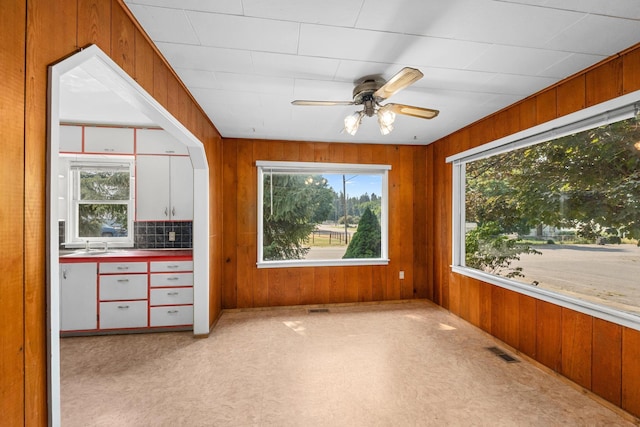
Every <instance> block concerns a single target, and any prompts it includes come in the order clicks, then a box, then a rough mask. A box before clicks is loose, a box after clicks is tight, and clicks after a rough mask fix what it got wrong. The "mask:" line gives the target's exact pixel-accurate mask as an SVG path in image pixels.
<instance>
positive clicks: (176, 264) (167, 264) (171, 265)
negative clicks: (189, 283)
mask: <svg viewBox="0 0 640 427" xmlns="http://www.w3.org/2000/svg"><path fill="white" fill-rule="evenodd" d="M150 271H151V272H152V273H162V272H167V271H193V261H152V262H151V267H150Z"/></svg>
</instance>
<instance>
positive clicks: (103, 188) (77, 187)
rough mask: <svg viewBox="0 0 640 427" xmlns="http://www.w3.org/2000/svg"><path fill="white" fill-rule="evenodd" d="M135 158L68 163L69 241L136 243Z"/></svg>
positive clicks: (116, 244)
mask: <svg viewBox="0 0 640 427" xmlns="http://www.w3.org/2000/svg"><path fill="white" fill-rule="evenodd" d="M132 165H133V160H131V159H106V160H100V161H98V160H95V161H92V160H89V159H85V160H76V161H70V162H69V171H68V173H69V177H70V179H69V196H70V197H69V201H70V207H69V219H68V224H69V226H68V227H67V242H68V243H71V244H72V245H73V244H74V243H75V244H78V243H80V244H84V245H87V244H89V245H90V244H91V242H94V241H99V242H108V243H109V244H111V245H112V246H127V245H132V244H133V233H132V228H133V227H132V224H133V212H134V201H133V188H134V186H133V179H132V170H133V167H132Z"/></svg>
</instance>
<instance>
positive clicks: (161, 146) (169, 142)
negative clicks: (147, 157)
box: [136, 129, 189, 156]
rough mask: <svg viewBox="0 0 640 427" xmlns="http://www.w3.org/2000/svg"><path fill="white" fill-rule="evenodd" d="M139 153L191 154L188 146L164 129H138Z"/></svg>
mask: <svg viewBox="0 0 640 427" xmlns="http://www.w3.org/2000/svg"><path fill="white" fill-rule="evenodd" d="M136 153H137V154H166V155H174V156H175V155H189V150H188V149H187V146H186V145H184V144H183V143H181V142H180V141H178V140H177V139H175V138H174V137H172V136H171V135H170V134H169V133H168V132H167V131H165V130H163V129H137V130H136Z"/></svg>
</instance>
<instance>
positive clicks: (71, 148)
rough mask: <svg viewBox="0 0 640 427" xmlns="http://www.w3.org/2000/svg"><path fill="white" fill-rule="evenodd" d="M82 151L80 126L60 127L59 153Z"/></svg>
mask: <svg viewBox="0 0 640 427" xmlns="http://www.w3.org/2000/svg"><path fill="white" fill-rule="evenodd" d="M81 151H82V126H60V152H61V153H80V152H81Z"/></svg>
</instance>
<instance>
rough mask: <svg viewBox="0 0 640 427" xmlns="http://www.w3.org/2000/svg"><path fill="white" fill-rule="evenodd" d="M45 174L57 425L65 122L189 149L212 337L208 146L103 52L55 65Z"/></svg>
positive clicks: (200, 308) (196, 314) (197, 310)
mask: <svg viewBox="0 0 640 427" xmlns="http://www.w3.org/2000/svg"><path fill="white" fill-rule="evenodd" d="M48 100H49V102H48V161H47V167H48V170H47V171H48V173H47V179H48V182H47V191H48V195H47V261H48V264H47V286H48V301H47V306H48V312H47V315H48V316H47V321H48V331H49V336H48V348H49V352H48V355H49V360H48V366H49V369H48V372H49V377H48V383H49V399H50V402H49V404H50V411H51V412H50V415H51V418H50V419H51V420H59V418H60V417H59V415H60V280H59V274H60V268H59V264H58V260H59V256H60V227H59V213H58V209H59V202H58V198H59V194H58V177H59V174H60V171H59V162H58V157H59V151H60V125H61V123H79V124H91V125H99V126H123V127H124V126H132V127H133V126H143V127H155V128H160V129H163V130H164V131H165V132H166V133H168V134H170V135H171V136H172V137H173V138H174V139H176V140H178V141H179V142H180V143H181V144H183V145H184V147H185V148H186V151H187V152H188V155H189V158H190V160H191V164H192V166H193V193H194V198H193V199H194V200H193V223H192V227H193V233H192V235H193V242H192V243H193V268H194V270H193V275H194V283H193V285H194V286H193V294H194V295H193V333H194V335H196V336H206V335H207V334H208V333H209V305H208V304H209V262H208V260H209V243H208V236H209V212H208V209H209V169H208V165H207V160H206V156H205V151H204V147H203V145H202V143H201V142H200V141H199V140H198V139H197V138H196V137H195V136H194V135H193V134H192V133H191V132H190V131H189V130H188V129H187V128H186V127H184V126H183V125H182V124H181V123H180V122H179V121H178V120H177V119H176V118H175V117H173V116H172V115H171V113H169V112H168V111H167V110H166V109H165V108H164V107H163V106H162V105H161V104H160V103H158V102H157V101H156V100H155V99H154V98H153V97H152V96H151V95H150V94H149V93H147V92H146V91H145V90H144V89H143V88H142V87H141V86H140V85H139V84H138V83H137V82H136V81H135V80H134V79H133V78H132V77H131V76H129V75H128V74H127V73H126V72H125V71H124V70H122V69H121V68H120V67H119V66H118V65H117V64H116V63H115V62H114V61H113V60H112V59H111V58H109V56H108V55H107V54H105V53H104V52H103V51H102V50H100V48H99V47H97V46H95V45H92V46H89V47H87V48H84V49H82V50H80V51H79V52H77V53H76V54H74V55H72V56H70V57H68V58H66V59H64V60H62V61H61V62H58V63H56V64H54V65H51V66H50V67H49V86H48Z"/></svg>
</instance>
